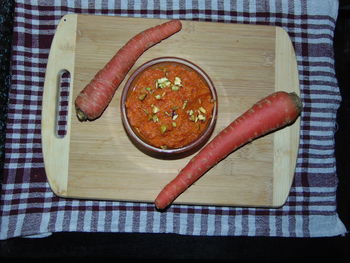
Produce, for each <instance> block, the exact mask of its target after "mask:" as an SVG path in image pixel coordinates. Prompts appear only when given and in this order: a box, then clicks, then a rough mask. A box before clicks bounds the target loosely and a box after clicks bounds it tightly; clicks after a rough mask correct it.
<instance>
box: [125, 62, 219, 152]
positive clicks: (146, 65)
mask: <svg viewBox="0 0 350 263" xmlns="http://www.w3.org/2000/svg"><path fill="white" fill-rule="evenodd" d="M169 62H170V63H178V64H183V65H185V66H187V67H189V68H191V69H192V70H194V71H195V72H197V73H198V74H199V75H201V77H202V78H203V79H204V80H205V82H206V83H207V85H208V87H209V89H210V91H211V95H212V97H213V99H214V107H213V112H212V118H211V120H210V122H209V124H208V126H207V128H206V129H205V130H204V131H203V132H202V133H201V134H200V136H199V137H198V138H197V139H196V140H194V141H192V142H191V143H189V144H187V145H185V146H183V147H180V148H171V149H162V148H158V147H155V146H153V145H150V144H149V143H147V142H146V141H144V140H142V139H141V138H140V137H139V136H138V135H137V133H136V132H135V131H134V129H133V128H132V126H131V124H130V123H129V118H128V116H127V110H126V107H125V103H126V99H127V96H128V93H129V90H130V88H132V85H131V84H132V82H133V81H134V80H135V78H136V77H137V76H138V75H139V74H140V73H141V72H143V71H144V70H146V69H147V68H149V67H151V66H154V65H156V64H160V63H169ZM120 111H121V119H122V123H123V126H124V128H125V129H126V133H127V135H128V136H129V137H131V140H132V141H136V143H137V144H138V145H136V146H141V147H142V148H141V150H144V149H145V150H146V153H147V154H151V155H152V153H155V154H156V155H157V156H158V155H159V156H171V155H178V154H185V153H186V152H190V151H191V150H192V149H196V150H198V148H200V147H201V146H203V145H204V143H205V142H206V141H207V140H209V138H210V135H211V133H212V132H213V130H214V127H215V124H216V120H217V112H218V97H217V92H216V88H215V86H214V84H213V82H212V80H211V79H210V77H209V76H208V74H207V73H206V72H205V71H204V70H203V69H202V68H201V67H199V66H198V65H196V64H194V63H193V62H191V61H189V60H187V59H183V58H179V57H172V56H166V57H157V58H153V59H151V60H149V61H147V62H145V63H143V64H142V65H141V66H139V67H138V68H137V69H135V70H134V72H133V73H132V74H131V75H130V77H129V78H128V80H127V82H126V83H125V85H124V88H123V91H122V94H121V97H120ZM134 143H135V142H134Z"/></svg>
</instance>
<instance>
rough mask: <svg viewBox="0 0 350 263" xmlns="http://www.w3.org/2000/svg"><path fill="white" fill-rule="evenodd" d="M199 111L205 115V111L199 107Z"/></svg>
mask: <svg viewBox="0 0 350 263" xmlns="http://www.w3.org/2000/svg"><path fill="white" fill-rule="evenodd" d="M199 111H200V112H202V113H207V111H206V110H205V109H204V108H203V107H199Z"/></svg>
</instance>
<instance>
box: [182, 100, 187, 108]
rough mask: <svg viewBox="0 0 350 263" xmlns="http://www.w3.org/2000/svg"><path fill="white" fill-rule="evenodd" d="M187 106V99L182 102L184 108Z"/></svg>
mask: <svg viewBox="0 0 350 263" xmlns="http://www.w3.org/2000/svg"><path fill="white" fill-rule="evenodd" d="M186 106H187V100H185V101H184V103H183V104H182V109H185V108H186Z"/></svg>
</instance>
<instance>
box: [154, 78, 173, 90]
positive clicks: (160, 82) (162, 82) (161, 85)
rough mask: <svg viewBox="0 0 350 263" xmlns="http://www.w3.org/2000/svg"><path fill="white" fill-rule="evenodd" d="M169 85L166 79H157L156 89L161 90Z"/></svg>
mask: <svg viewBox="0 0 350 263" xmlns="http://www.w3.org/2000/svg"><path fill="white" fill-rule="evenodd" d="M170 84H171V82H170V81H169V80H168V78H166V77H164V78H160V79H157V82H156V87H157V88H161V89H163V88H165V87H167V86H170Z"/></svg>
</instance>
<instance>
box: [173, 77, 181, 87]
mask: <svg viewBox="0 0 350 263" xmlns="http://www.w3.org/2000/svg"><path fill="white" fill-rule="evenodd" d="M174 84H175V85H176V86H181V79H180V78H179V77H175V80H174Z"/></svg>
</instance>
